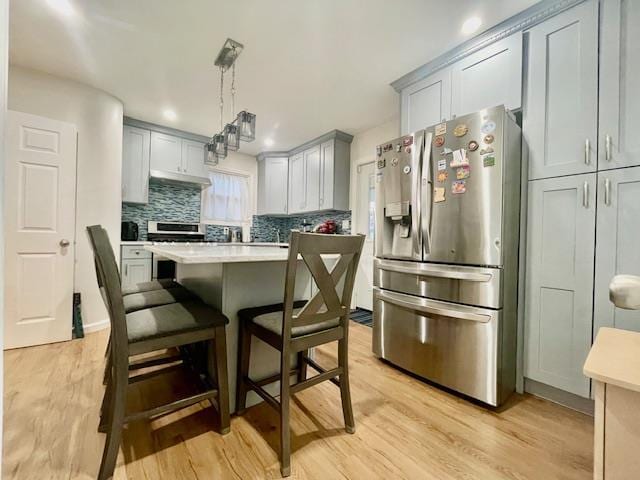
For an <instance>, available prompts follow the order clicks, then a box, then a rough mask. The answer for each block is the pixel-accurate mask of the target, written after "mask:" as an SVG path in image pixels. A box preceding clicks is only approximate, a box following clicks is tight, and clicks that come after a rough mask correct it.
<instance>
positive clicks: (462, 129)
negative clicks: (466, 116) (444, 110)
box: [453, 123, 469, 137]
mask: <svg viewBox="0 0 640 480" xmlns="http://www.w3.org/2000/svg"><path fill="white" fill-rule="evenodd" d="M468 131H469V127H467V126H466V125H465V124H464V123H460V124H458V125H456V128H454V129H453V134H454V135H455V136H456V137H464V136H465V135H466V134H467V132H468Z"/></svg>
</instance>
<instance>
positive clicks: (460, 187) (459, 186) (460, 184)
mask: <svg viewBox="0 0 640 480" xmlns="http://www.w3.org/2000/svg"><path fill="white" fill-rule="evenodd" d="M466 191H467V182H466V180H456V181H455V182H453V183H452V184H451V193H453V194H454V195H459V194H461V193H465V192H466Z"/></svg>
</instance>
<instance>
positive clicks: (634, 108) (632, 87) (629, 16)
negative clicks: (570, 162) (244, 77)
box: [598, 0, 640, 170]
mask: <svg viewBox="0 0 640 480" xmlns="http://www.w3.org/2000/svg"><path fill="white" fill-rule="evenodd" d="M601 26H602V28H601V37H600V38H601V48H600V52H601V53H600V129H599V136H600V138H599V147H600V148H599V162H598V168H599V169H600V170H606V169H611V168H618V167H629V166H634V165H640V135H639V134H638V132H640V96H639V95H638V86H640V46H639V45H640V44H639V43H638V42H639V40H638V39H639V38H640V2H639V1H638V0H606V1H605V2H602V15H601Z"/></svg>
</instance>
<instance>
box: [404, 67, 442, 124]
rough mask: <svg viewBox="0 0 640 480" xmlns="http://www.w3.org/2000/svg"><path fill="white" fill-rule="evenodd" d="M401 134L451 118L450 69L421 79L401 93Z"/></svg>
mask: <svg viewBox="0 0 640 480" xmlns="http://www.w3.org/2000/svg"><path fill="white" fill-rule="evenodd" d="M401 111H402V114H401V118H400V123H401V125H400V127H401V128H400V129H401V130H402V132H401V134H402V135H406V134H409V133H412V132H415V131H417V130H422V129H423V128H427V127H430V126H432V125H435V124H436V123H440V122H441V121H443V120H449V119H450V118H451V70H450V69H448V68H447V69H444V70H442V71H440V72H436V73H434V74H433V75H430V76H429V77H427V78H425V79H422V80H420V81H418V82H416V83H414V84H412V85H409V86H408V87H407V88H405V89H404V90H402V93H401Z"/></svg>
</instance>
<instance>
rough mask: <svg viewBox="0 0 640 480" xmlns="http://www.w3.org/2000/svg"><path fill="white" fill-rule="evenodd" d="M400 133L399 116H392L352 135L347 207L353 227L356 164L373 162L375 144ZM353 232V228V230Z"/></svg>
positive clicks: (355, 216)
mask: <svg viewBox="0 0 640 480" xmlns="http://www.w3.org/2000/svg"><path fill="white" fill-rule="evenodd" d="M399 135H400V117H399V116H398V117H394V118H392V119H390V120H388V121H386V122H385V123H382V124H380V125H378V126H376V127H373V128H370V129H368V130H364V131H362V132H360V133H357V134H356V135H354V136H353V141H352V142H351V181H350V183H349V190H350V191H349V208H351V217H352V220H351V221H352V227H354V228H355V225H357V223H356V218H357V216H358V212H357V202H356V192H357V182H358V165H361V164H363V163H369V162H373V161H375V159H376V146H377V145H380V144H381V143H383V142H385V141H387V140H392V139H394V138H397V137H398V136H399ZM353 231H354V232H355V230H353Z"/></svg>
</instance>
